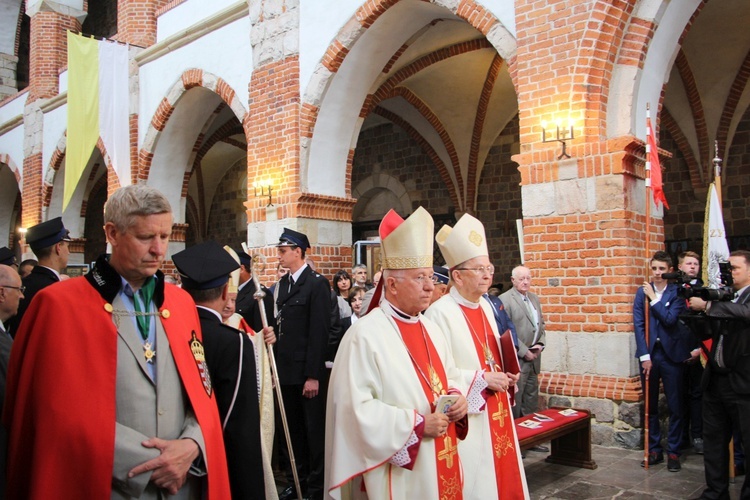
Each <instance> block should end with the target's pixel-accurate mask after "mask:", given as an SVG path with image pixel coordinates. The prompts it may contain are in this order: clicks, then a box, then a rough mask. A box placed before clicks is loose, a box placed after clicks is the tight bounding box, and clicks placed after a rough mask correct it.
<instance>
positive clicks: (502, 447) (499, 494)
mask: <svg viewBox="0 0 750 500" xmlns="http://www.w3.org/2000/svg"><path fill="white" fill-rule="evenodd" d="M435 240H436V241H437V244H438V247H439V248H440V252H441V253H442V254H443V258H444V259H445V263H446V266H447V267H448V268H449V269H450V271H449V275H450V279H451V282H452V283H453V286H452V287H451V289H450V291H449V292H448V294H447V295H445V296H443V297H442V298H440V299H438V300H437V301H436V302H435V303H434V304H432V305H431V306H430V308H429V309H427V312H426V313H425V316H427V317H428V318H429V319H431V320H433V321H434V322H435V323H437V325H438V326H439V327H440V329H441V331H442V332H443V333H444V334H445V336H446V341H447V343H448V344H449V345H450V346H451V351H452V353H453V356H454V358H455V361H456V366H457V367H458V369H459V370H460V372H461V375H462V376H463V382H464V383H465V384H467V385H469V384H472V383H473V382H474V384H473V386H474V387H475V389H477V392H476V393H474V392H472V393H469V396H468V400H469V426H470V428H471V432H470V433H469V434H468V435H467V436H466V439H465V440H464V441H462V442H461V443H460V444H459V445H458V452H459V455H460V456H461V462H462V463H463V465H464V497H465V498H482V499H493V498H494V499H503V500H507V499H514V500H515V499H524V498H529V492H528V487H527V486H526V475H525V473H524V469H523V465H522V463H521V452H520V449H519V447H518V436H517V435H516V431H515V425H514V424H513V415H512V413H511V401H510V398H509V397H508V391H509V390H510V391H514V390H515V387H513V386H514V384H515V382H516V381H517V380H518V372H519V368H518V362H517V361H516V350H515V347H514V346H513V342H512V338H511V337H510V336H509V335H508V336H506V337H505V338H506V343H505V345H503V344H502V342H501V339H500V335H499V332H498V330H497V322H496V321H495V317H494V314H493V312H492V306H491V305H490V303H489V302H487V301H486V300H483V299H482V296H483V295H484V294H485V293H486V292H487V290H488V289H489V287H490V285H491V284H492V276H493V274H494V271H495V268H494V266H493V265H492V264H491V263H490V258H489V251H488V250H487V238H486V236H485V232H484V226H483V225H482V223H481V222H480V221H479V220H477V219H476V218H474V217H472V216H471V215H469V214H465V215H464V216H463V217H461V219H459V221H458V222H457V223H456V225H455V227H450V226H447V225H445V226H443V227H442V229H440V231H439V232H438V234H437V236H436V237H435ZM476 382H481V385H480V383H476ZM485 387H486V389H487V390H485V391H483V390H482V389H484V388H485Z"/></svg>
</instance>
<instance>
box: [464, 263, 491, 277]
mask: <svg viewBox="0 0 750 500" xmlns="http://www.w3.org/2000/svg"><path fill="white" fill-rule="evenodd" d="M456 271H474V272H475V273H476V274H478V275H483V274H495V266H493V265H489V266H486V267H485V266H479V267H457V268H456Z"/></svg>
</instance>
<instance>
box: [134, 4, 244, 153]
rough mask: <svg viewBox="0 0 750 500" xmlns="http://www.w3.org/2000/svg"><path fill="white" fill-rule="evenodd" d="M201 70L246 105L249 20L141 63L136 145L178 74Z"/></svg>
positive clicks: (147, 128) (225, 27) (238, 21)
mask: <svg viewBox="0 0 750 500" xmlns="http://www.w3.org/2000/svg"><path fill="white" fill-rule="evenodd" d="M192 68H199V69H202V70H203V71H204V72H208V73H211V74H213V75H215V76H217V77H220V78H222V79H223V80H224V81H226V82H227V84H229V86H230V87H231V88H232V89H233V90H234V91H235V93H236V94H237V97H238V99H239V101H240V102H241V103H242V104H243V105H245V106H247V102H248V95H249V94H248V88H249V83H250V77H251V75H252V47H251V45H250V20H249V18H248V17H243V18H242V19H239V20H237V21H235V22H233V23H230V24H228V25H226V26H223V27H222V28H221V29H220V30H218V31H214V32H212V33H208V34H207V35H205V36H203V37H201V38H199V39H198V40H195V41H194V42H192V43H190V44H188V45H186V46H184V47H180V48H179V49H177V50H175V51H173V52H169V53H167V54H165V55H164V56H162V57H160V58H158V59H156V60H154V61H151V62H148V63H146V64H144V65H143V66H141V68H140V74H139V82H140V86H139V106H138V108H139V109H138V145H139V146H138V147H139V148H141V147H143V141H144V138H145V135H146V133H147V132H148V130H149V125H150V123H151V120H152V118H153V117H154V113H155V112H156V109H157V108H158V106H159V103H161V101H162V99H164V98H165V97H166V96H167V94H168V92H169V89H170V88H171V87H172V86H173V85H174V84H175V82H177V81H178V80H179V79H180V78H181V76H182V74H183V73H184V72H185V71H187V70H189V69H192Z"/></svg>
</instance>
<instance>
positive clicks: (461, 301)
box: [448, 287, 481, 309]
mask: <svg viewBox="0 0 750 500" xmlns="http://www.w3.org/2000/svg"><path fill="white" fill-rule="evenodd" d="M448 293H449V294H450V295H451V297H452V298H453V300H455V301H456V303H457V304H458V305H459V306H464V307H468V308H469V309H476V308H477V307H479V302H472V301H470V300H469V299H467V298H466V297H464V296H463V295H461V294H460V293H459V292H458V290H456V287H451V289H450V291H449V292H448ZM480 298H481V297H480Z"/></svg>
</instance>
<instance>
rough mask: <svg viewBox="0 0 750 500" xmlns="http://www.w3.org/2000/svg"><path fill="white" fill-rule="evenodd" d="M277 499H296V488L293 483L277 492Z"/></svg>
mask: <svg viewBox="0 0 750 500" xmlns="http://www.w3.org/2000/svg"><path fill="white" fill-rule="evenodd" d="M279 500H297V489H296V488H295V487H294V485H292V486H287V487H286V488H284V491H282V492H281V493H279Z"/></svg>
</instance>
